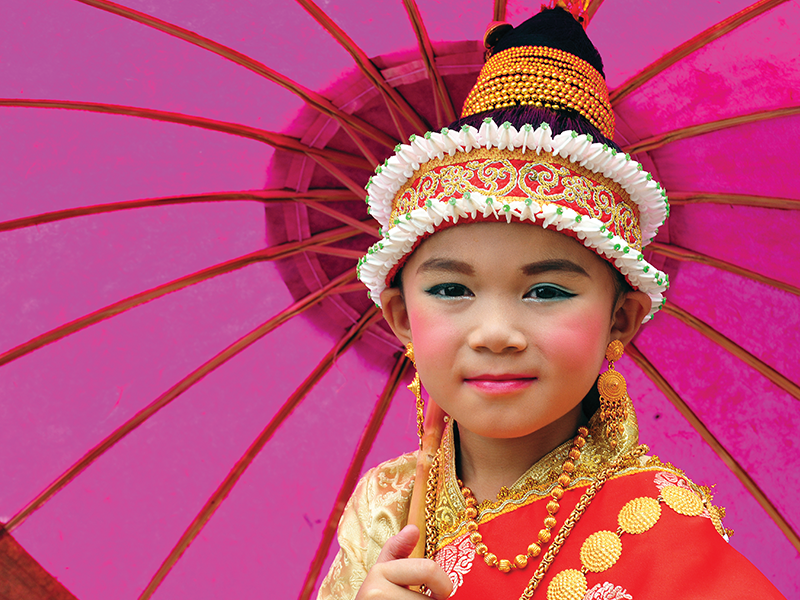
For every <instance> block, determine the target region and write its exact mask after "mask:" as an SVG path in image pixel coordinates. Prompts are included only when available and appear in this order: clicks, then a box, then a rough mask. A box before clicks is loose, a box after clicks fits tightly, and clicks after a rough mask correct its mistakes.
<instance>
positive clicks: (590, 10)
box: [583, 0, 603, 29]
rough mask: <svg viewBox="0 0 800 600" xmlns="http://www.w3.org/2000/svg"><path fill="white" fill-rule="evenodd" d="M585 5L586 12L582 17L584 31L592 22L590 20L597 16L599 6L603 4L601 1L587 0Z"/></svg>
mask: <svg viewBox="0 0 800 600" xmlns="http://www.w3.org/2000/svg"><path fill="white" fill-rule="evenodd" d="M587 4H588V6H587V7H586V12H585V13H584V15H583V28H584V29H586V28H587V27H588V26H589V23H591V22H592V19H593V18H594V16H595V15H596V14H597V11H598V10H599V9H600V6H601V5H602V4H603V0H588V2H587Z"/></svg>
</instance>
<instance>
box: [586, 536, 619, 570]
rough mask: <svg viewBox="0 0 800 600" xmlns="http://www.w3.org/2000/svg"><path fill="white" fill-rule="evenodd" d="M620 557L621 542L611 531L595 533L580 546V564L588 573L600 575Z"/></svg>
mask: <svg viewBox="0 0 800 600" xmlns="http://www.w3.org/2000/svg"><path fill="white" fill-rule="evenodd" d="M621 555H622V542H621V541H620V539H619V537H618V536H617V534H615V533H614V532H613V531H597V532H595V533H593V534H592V535H590V536H589V537H588V538H586V541H585V542H583V545H582V546H581V562H582V563H583V566H584V567H586V569H588V570H589V571H593V572H595V573H602V572H603V571H605V570H606V569H610V568H611V567H613V566H614V563H616V562H617V561H618V560H619V557H620V556H621Z"/></svg>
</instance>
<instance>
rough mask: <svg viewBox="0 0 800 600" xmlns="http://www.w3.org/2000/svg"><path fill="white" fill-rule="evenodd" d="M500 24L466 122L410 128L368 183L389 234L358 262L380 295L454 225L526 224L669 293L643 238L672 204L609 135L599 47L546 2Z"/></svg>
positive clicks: (652, 291) (654, 297)
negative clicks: (430, 239)
mask: <svg viewBox="0 0 800 600" xmlns="http://www.w3.org/2000/svg"><path fill="white" fill-rule="evenodd" d="M497 31H498V30H496V29H495V30H492V36H493V37H492V41H493V42H494V43H496V45H495V46H494V47H493V48H492V50H493V51H494V53H493V55H492V56H491V58H489V59H488V62H487V63H486V65H485V66H484V68H483V70H482V71H481V74H480V76H479V78H478V82H477V83H476V84H475V87H474V88H473V89H472V91H471V92H470V93H469V95H468V97H467V99H466V102H465V104H464V110H463V116H462V119H461V121H459V122H458V123H456V124H454V125H451V126H450V127H449V128H447V127H446V128H444V129H442V130H441V131H440V132H430V131H429V132H428V133H426V134H425V135H422V136H416V135H412V136H411V137H410V138H409V141H408V143H407V144H400V145H398V146H397V147H396V148H395V154H394V155H393V156H391V157H390V158H389V159H388V160H386V162H384V163H383V165H381V166H379V167H378V168H377V169H376V171H375V175H374V176H373V177H371V178H370V182H369V184H367V192H368V196H367V203H368V204H369V211H370V214H371V215H372V216H373V217H375V219H377V220H378V222H380V224H381V234H382V239H381V240H380V241H379V242H377V243H376V244H374V245H373V246H372V247H371V248H370V249H369V251H368V252H367V255H366V256H364V257H363V258H362V259H361V260H360V261H359V265H358V276H359V278H360V279H361V281H363V282H364V283H365V284H366V285H367V287H368V288H369V290H370V297H371V298H372V300H373V301H374V302H375V303H376V304H378V305H380V294H381V292H382V291H383V290H384V289H386V287H387V286H390V285H393V283H394V279H395V276H396V274H397V272H398V270H399V269H400V268H401V267H402V265H403V264H404V262H405V260H406V258H407V257H408V256H409V255H410V254H411V253H412V252H413V251H414V249H415V248H416V247H417V245H418V244H419V243H421V242H422V241H423V240H424V239H425V237H426V236H428V235H431V234H434V233H436V232H437V231H439V230H441V229H443V228H445V227H451V226H453V225H455V224H457V223H465V222H466V223H469V222H476V221H486V220H503V221H507V222H509V223H510V222H511V221H517V222H528V223H532V224H535V225H539V226H540V227H544V228H547V229H551V230H555V231H560V232H562V233H564V234H566V235H569V236H572V237H573V238H575V239H576V240H578V241H579V242H580V243H582V244H583V245H584V246H586V247H587V248H589V249H590V250H592V251H594V252H596V253H597V254H598V255H599V256H601V257H602V258H604V259H605V260H607V261H608V262H609V263H610V264H611V265H612V266H613V267H614V268H615V269H617V270H618V271H619V272H620V273H622V274H623V275H624V276H625V278H626V279H627V281H628V282H629V283H630V284H631V285H632V286H633V287H634V288H636V289H639V290H641V291H643V292H645V293H647V294H648V295H649V296H650V299H651V301H652V309H651V312H650V314H649V315H648V316H647V317H646V319H645V320H648V319H649V318H650V317H651V316H652V315H653V314H654V313H655V312H656V311H657V310H658V309H659V308H660V307H661V306H662V305H663V303H664V298H663V292H664V291H666V289H667V287H668V278H667V276H666V274H664V273H663V272H661V271H660V270H658V269H656V268H655V267H653V265H651V264H649V263H648V262H647V260H645V256H644V254H643V251H644V248H645V247H646V245H647V244H648V243H649V242H650V240H652V239H653V238H654V237H655V235H656V234H657V232H658V227H659V226H660V225H661V224H662V223H663V222H664V220H665V218H666V216H667V214H668V212H669V204H668V203H667V197H666V193H665V192H664V190H663V189H662V188H661V185H660V184H659V183H657V182H656V181H655V180H654V179H653V177H652V175H650V174H649V173H647V172H646V171H644V169H643V167H642V165H641V164H640V163H638V162H637V161H636V160H634V159H632V158H631V156H630V155H628V154H624V153H622V152H620V151H619V149H618V147H617V146H616V145H615V144H614V142H613V141H612V139H611V138H612V137H613V135H614V114H613V111H612V109H611V106H610V104H609V101H608V89H607V87H606V84H605V80H604V78H603V65H602V59H601V58H600V55H599V54H598V53H597V50H596V49H595V48H594V46H593V45H592V43H591V41H589V38H588V37H586V33H585V32H584V31H583V28H582V27H581V26H580V25H579V24H578V22H577V21H576V20H575V19H574V18H573V16H572V15H570V13H568V12H566V11H565V10H562V9H560V8H555V9H550V10H545V11H543V12H541V13H539V14H538V15H537V16H535V17H533V18H532V19H529V20H528V21H526V22H525V23H523V24H522V25H520V26H519V27H517V28H515V29H512V28H510V26H508V27H504V28H502V29H501V30H499V33H498V32H497Z"/></svg>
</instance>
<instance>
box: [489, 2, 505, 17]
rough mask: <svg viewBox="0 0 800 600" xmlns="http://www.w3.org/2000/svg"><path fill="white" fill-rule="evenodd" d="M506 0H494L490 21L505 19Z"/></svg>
mask: <svg viewBox="0 0 800 600" xmlns="http://www.w3.org/2000/svg"><path fill="white" fill-rule="evenodd" d="M507 4H508V0H494V10H493V11H492V21H505V20H506V5H507Z"/></svg>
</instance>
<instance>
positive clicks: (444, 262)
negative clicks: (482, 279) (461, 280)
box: [417, 258, 475, 275]
mask: <svg viewBox="0 0 800 600" xmlns="http://www.w3.org/2000/svg"><path fill="white" fill-rule="evenodd" d="M428 271H448V272H451V273H461V274H462V275H474V274H475V269H473V268H472V265H470V264H469V263H465V262H464V261H461V260H453V259H450V258H429V259H428V260H426V261H425V262H424V263H422V264H421V265H420V266H419V267H418V268H417V273H426V272H428Z"/></svg>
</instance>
